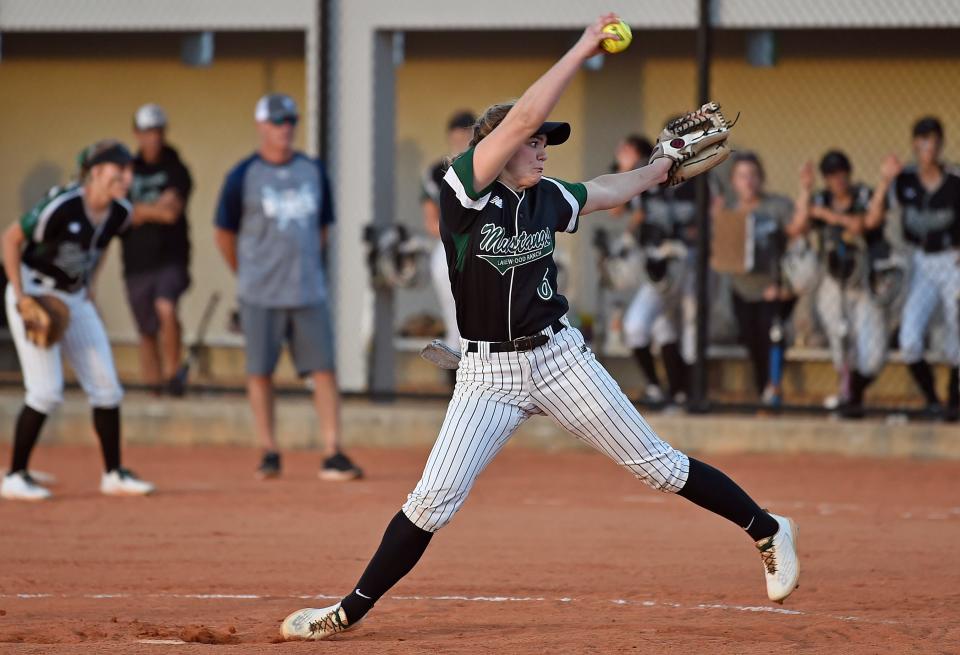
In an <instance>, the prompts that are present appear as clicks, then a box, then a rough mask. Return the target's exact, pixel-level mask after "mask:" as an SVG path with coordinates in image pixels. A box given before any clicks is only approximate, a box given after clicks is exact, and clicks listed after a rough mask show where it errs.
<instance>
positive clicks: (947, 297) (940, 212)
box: [866, 117, 960, 421]
mask: <svg viewBox="0 0 960 655" xmlns="http://www.w3.org/2000/svg"><path fill="white" fill-rule="evenodd" d="M942 149H943V126H942V125H941V124H940V121H939V120H937V119H936V118H933V117H926V118H922V119H920V120H919V121H917V123H916V124H915V125H914V126H913V154H914V157H915V159H916V163H915V164H913V165H911V166H907V167H905V168H904V167H902V166H901V164H900V162H899V160H898V159H897V158H896V156H895V155H889V156H888V157H887V158H886V159H885V160H884V162H883V166H882V168H881V171H880V175H881V181H880V184H879V185H878V186H877V192H876V195H875V196H874V198H873V201H872V202H871V204H870V210H869V212H868V214H867V219H866V226H867V228H868V229H874V228H877V227H879V226H880V225H881V224H882V223H883V220H884V216H885V214H886V210H887V209H888V208H890V209H895V210H899V213H900V222H901V226H902V230H903V238H904V239H905V240H906V242H907V244H908V245H909V246H910V248H911V250H912V253H911V260H912V265H913V269H912V272H911V279H910V288H909V290H908V292H907V299H906V302H905V303H904V306H903V317H902V319H901V321H900V350H901V352H902V353H903V358H904V360H905V361H906V362H907V363H908V364H909V366H910V373H911V374H912V375H913V379H914V381H915V382H916V383H917V386H918V387H919V388H920V391H921V392H922V393H923V396H924V399H925V400H926V402H927V411H928V412H929V413H930V414H932V415H939V414H941V413H943V414H944V416H945V417H946V418H947V419H949V420H952V421H955V420H957V418H958V415H960V296H958V293H960V260H958V257H960V251H958V249H960V177H958V176H957V175H955V174H953V173H951V172H949V171H948V170H947V169H946V168H945V167H944V165H943V163H942V162H941V161H940V153H941V151H942ZM938 305H939V306H940V307H942V309H943V316H944V322H945V323H946V327H947V330H946V342H945V344H944V356H945V358H946V360H947V363H948V364H949V366H950V374H949V382H948V385H947V407H946V410H945V411H944V409H943V408H942V406H941V404H940V399H939V397H938V396H937V392H936V390H935V389H934V384H933V371H932V370H931V369H930V365H929V364H928V363H927V361H926V360H925V359H924V350H925V343H924V339H925V336H926V333H927V327H928V325H929V323H930V318H931V317H932V315H933V312H934V310H936V308H937V306H938Z"/></svg>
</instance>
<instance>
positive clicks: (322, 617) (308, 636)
mask: <svg viewBox="0 0 960 655" xmlns="http://www.w3.org/2000/svg"><path fill="white" fill-rule="evenodd" d="M354 626H356V623H351V624H349V625H348V624H347V615H346V613H345V612H344V611H343V610H342V609H340V603H337V604H336V605H331V606H330V607H324V608H323V609H313V608H312V607H307V608H305V609H302V610H297V611H296V612H294V613H293V614H291V615H290V616H288V617H287V618H285V619H284V620H283V623H282V624H281V625H280V634H281V635H282V636H283V638H284V639H285V640H287V641H292V640H295V639H305V640H307V641H319V640H321V639H329V638H330V637H332V636H333V635H336V634H340V633H341V632H345V631H347V630H350V629H351V628H353V627H354Z"/></svg>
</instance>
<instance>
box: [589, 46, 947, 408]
mask: <svg viewBox="0 0 960 655" xmlns="http://www.w3.org/2000/svg"><path fill="white" fill-rule="evenodd" d="M715 36H716V42H717V44H718V47H717V48H716V50H715V54H714V59H713V61H712V69H713V84H712V86H713V90H714V94H715V96H716V97H717V99H718V100H720V101H722V102H723V103H724V106H725V108H728V109H732V110H733V111H739V112H740V113H741V120H740V123H739V124H738V125H737V127H736V128H735V130H734V136H733V137H732V139H731V140H732V141H734V147H735V148H736V150H737V152H736V153H735V154H734V156H732V157H731V159H730V160H728V162H726V163H725V164H724V166H723V167H721V168H720V169H717V171H716V172H715V174H712V175H711V179H710V196H711V202H710V207H711V209H710V225H711V234H710V235H709V236H708V235H704V234H697V233H696V229H695V227H696V220H695V212H694V194H693V192H692V189H690V188H686V187H679V188H677V189H674V190H668V191H660V190H656V191H654V192H651V193H647V194H645V195H644V196H643V197H641V198H638V199H637V201H636V202H635V203H634V204H633V205H632V206H631V207H630V208H628V210H627V211H629V212H630V214H631V219H630V221H629V224H630V228H629V229H628V230H627V233H626V235H624V236H623V237H621V236H619V235H616V234H615V233H613V232H611V233H610V234H607V233H606V232H604V233H601V236H600V238H599V239H598V240H597V246H598V247H597V253H598V261H599V262H600V269H601V271H602V273H603V275H602V277H601V288H602V290H603V293H604V294H606V295H607V296H608V298H607V299H606V300H605V302H604V303H603V307H602V308H601V311H600V312H599V315H600V325H601V327H602V328H604V329H601V330H600V333H601V334H600V335H599V336H600V338H601V341H602V343H601V351H603V352H606V353H608V354H611V355H612V354H620V355H626V354H628V353H629V355H630V356H631V357H632V358H633V359H634V360H635V362H636V364H637V367H638V368H639V369H640V371H641V372H642V376H641V378H642V380H641V383H640V385H639V389H640V392H639V393H638V394H637V396H638V399H640V400H642V401H645V402H648V403H651V404H655V405H665V406H678V407H679V406H683V405H684V404H685V402H686V398H687V396H688V392H689V380H690V379H691V378H692V373H693V369H694V367H707V369H708V370H707V375H708V377H707V379H708V384H707V401H708V404H707V407H711V408H714V409H718V408H725V407H740V408H746V409H755V408H765V409H768V410H783V409H803V410H819V411H832V412H836V413H837V414H838V415H839V416H842V417H848V418H858V417H861V416H864V415H865V414H869V413H875V412H882V413H891V412H892V413H919V414H923V415H928V416H930V417H945V418H955V417H956V412H957V405H958V389H957V366H958V364H960V337H958V328H957V325H958V321H960V296H958V294H960V260H958V249H957V248H958V246H960V194H958V190H960V178H958V177H955V173H956V169H955V167H954V163H955V162H956V159H957V156H958V152H960V151H958V150H957V149H956V147H955V146H954V145H953V143H954V140H955V136H954V135H955V134H956V130H957V129H960V109H958V107H960V104H958V100H960V97H958V94H957V92H956V90H955V89H954V88H952V85H951V84H950V83H949V82H948V80H956V79H960V63H958V60H957V58H956V54H957V45H956V44H955V43H953V42H952V40H951V39H950V38H949V35H947V34H946V33H942V32H937V31H924V32H919V31H910V30H904V31H898V32H894V31H873V30H865V31H842V32H840V31H837V32H829V31H794V32H789V33H783V34H773V33H756V32H736V31H727V32H718V33H717V34H716V35H715ZM654 41H655V39H654ZM671 65H674V66H676V67H675V68H674V69H673V70H672V75H673V77H674V78H677V77H679V78H681V79H684V80H689V81H690V84H691V87H692V84H693V76H694V64H693V63H692V62H690V63H684V64H679V65H677V64H675V62H673V63H671ZM662 74H664V73H663V72H662V71H661V72H655V73H653V74H652V75H651V76H650V77H651V78H652V79H649V80H648V82H647V83H648V85H649V86H650V90H651V96H652V97H653V96H656V97H659V98H660V101H659V104H660V106H664V105H666V103H668V102H670V100H669V97H668V98H667V99H666V100H664V93H658V92H665V95H667V96H669V95H670V90H669V89H667V88H666V85H664V88H660V87H659V84H660V82H661V80H659V79H657V78H658V76H659V75H662ZM677 105H678V106H680V105H679V102H677ZM661 113H662V114H663V115H662V116H658V115H657V113H656V112H648V116H649V120H648V121H647V125H646V127H647V128H648V129H647V130H646V134H647V135H650V136H653V135H655V134H656V130H657V126H658V125H659V124H661V123H660V121H661V120H662V119H663V118H665V117H666V116H667V115H668V114H667V113H666V112H661ZM639 136H642V135H639ZM631 142H632V143H633V144H634V145H631ZM636 143H637V139H636V138H633V139H630V138H625V139H624V141H623V142H622V143H621V145H620V148H621V149H627V150H639V151H640V152H636V153H635V155H636V161H640V160H642V159H643V153H642V149H643V148H642V147H638V146H637V145H636ZM627 159H629V157H627ZM705 243H709V244H710V245H709V246H708V247H709V248H710V253H711V254H710V274H709V282H708V284H709V293H708V298H709V303H710V304H709V306H708V307H697V305H696V294H695V286H694V283H693V282H694V280H693V278H694V277H695V276H694V271H695V258H694V257H693V256H692V252H693V251H695V250H696V249H698V248H702V247H704V244H705ZM702 311H707V312H708V316H709V319H708V325H709V344H710V345H709V348H708V357H707V359H706V361H703V362H701V361H697V360H696V356H695V352H694V349H693V343H694V341H693V339H694V335H695V320H696V316H697V314H698V312H702Z"/></svg>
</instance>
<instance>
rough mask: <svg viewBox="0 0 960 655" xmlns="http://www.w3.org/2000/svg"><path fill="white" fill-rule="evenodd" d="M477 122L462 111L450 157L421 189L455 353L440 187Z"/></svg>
mask: <svg viewBox="0 0 960 655" xmlns="http://www.w3.org/2000/svg"><path fill="white" fill-rule="evenodd" d="M475 121H476V118H475V117H474V115H473V114H472V113H470V112H469V111H459V112H457V113H455V114H454V115H453V116H451V117H450V120H449V121H448V122H447V150H448V153H447V154H448V156H446V157H442V158H440V159H439V160H437V161H435V162H433V163H432V164H430V166H428V167H427V169H426V170H425V171H424V172H423V176H422V180H421V184H420V186H421V189H420V208H421V209H422V210H423V226H424V228H426V230H427V233H428V234H429V235H430V236H432V237H435V238H436V239H437V245H436V247H435V248H434V249H433V251H432V252H431V253H430V278H431V280H432V281H433V286H434V289H435V290H436V292H437V300H438V301H439V302H440V313H441V316H442V318H443V327H444V330H445V334H444V338H443V341H444V343H446V344H447V345H448V346H450V347H451V348H453V349H458V348H459V347H460V331H459V329H458V328H457V308H456V304H455V303H454V301H453V295H452V294H451V293H450V279H449V277H448V276H447V257H446V255H445V254H444V250H443V243H442V242H441V241H440V186H441V185H442V184H443V176H444V174H445V173H446V172H447V168H448V167H449V166H450V160H451V158H452V157H455V156H456V155H459V154H460V153H461V152H463V151H464V150H466V148H467V144H468V143H469V142H470V137H471V136H472V135H473V124H474V122H475Z"/></svg>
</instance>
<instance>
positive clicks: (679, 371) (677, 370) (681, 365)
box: [660, 342, 687, 396]
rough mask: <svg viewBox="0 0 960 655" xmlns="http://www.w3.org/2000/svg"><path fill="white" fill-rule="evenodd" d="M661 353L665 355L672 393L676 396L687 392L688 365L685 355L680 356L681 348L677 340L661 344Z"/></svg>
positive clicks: (664, 364) (665, 364) (664, 365)
mask: <svg viewBox="0 0 960 655" xmlns="http://www.w3.org/2000/svg"><path fill="white" fill-rule="evenodd" d="M660 355H661V357H663V367H664V368H665V369H666V370H667V385H668V386H669V387H670V395H671V396H676V395H677V394H678V393H680V392H681V391H682V392H684V393H686V391H687V389H686V381H685V379H686V375H685V370H684V369H686V367H687V364H686V362H684V361H683V357H681V356H680V350H679V349H678V348H677V344H676V342H673V343H665V344H663V345H662V346H660Z"/></svg>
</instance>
